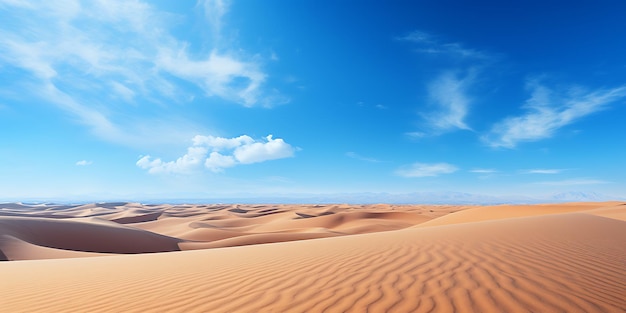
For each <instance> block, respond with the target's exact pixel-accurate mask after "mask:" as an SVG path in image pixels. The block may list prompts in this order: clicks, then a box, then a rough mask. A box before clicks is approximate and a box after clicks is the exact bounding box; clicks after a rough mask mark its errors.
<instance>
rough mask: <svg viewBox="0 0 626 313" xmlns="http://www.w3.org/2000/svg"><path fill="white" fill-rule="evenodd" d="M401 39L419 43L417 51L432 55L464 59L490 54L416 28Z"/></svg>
mask: <svg viewBox="0 0 626 313" xmlns="http://www.w3.org/2000/svg"><path fill="white" fill-rule="evenodd" d="M398 39H399V40H404V41H409V42H413V43H415V44H417V45H418V48H417V49H416V51H417V52H421V53H425V54H430V55H445V56H450V57H455V58H464V59H487V58H489V55H488V54H486V53H484V52H481V51H478V50H475V49H469V48H465V47H463V45H461V44H460V43H456V42H445V41H443V40H441V39H440V38H439V37H438V36H435V35H433V34H431V33H427V32H424V31H420V30H416V31H413V32H411V33H410V34H408V35H406V36H404V37H400V38H398Z"/></svg>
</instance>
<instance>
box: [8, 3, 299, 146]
mask: <svg viewBox="0 0 626 313" xmlns="http://www.w3.org/2000/svg"><path fill="white" fill-rule="evenodd" d="M202 4H203V5H199V6H198V9H204V10H205V16H207V20H208V24H209V25H210V28H211V29H212V30H213V31H216V32H222V31H223V28H224V25H223V23H222V22H221V19H222V17H223V16H224V14H226V12H227V10H228V5H227V2H226V1H219V0H216V1H205V2H203V3H202ZM209 7H210V8H211V9H210V10H209V9H208V8H209ZM2 9H4V10H10V11H11V13H12V14H11V19H12V21H7V22H11V23H15V24H18V25H23V27H20V28H2V29H0V66H2V67H8V68H16V69H19V70H22V71H23V72H25V73H24V74H22V75H20V76H19V77H17V76H16V83H19V84H23V85H28V86H30V88H31V90H33V93H32V94H33V95H37V96H39V97H41V98H42V99H43V100H45V101H43V103H50V104H53V105H55V106H56V107H58V108H59V109H61V110H64V111H66V112H68V113H71V114H72V116H74V117H75V119H76V120H77V121H80V123H82V124H85V125H86V126H87V127H88V128H89V129H91V131H92V132H93V133H94V134H95V135H96V136H98V137H100V138H101V139H104V140H107V141H112V142H115V143H121V144H129V142H130V141H133V142H130V144H131V145H135V144H136V145H142V144H143V143H144V142H146V141H155V140H159V138H168V137H171V135H170V134H167V133H164V134H163V135H164V136H154V135H155V134H154V132H155V131H158V130H154V129H153V130H152V131H151V132H143V135H141V136H138V132H137V131H136V129H134V126H133V125H149V124H153V123H152V122H153V121H147V120H146V118H145V117H141V116H140V115H138V114H136V115H131V116H129V114H128V112H123V110H125V109H124V108H125V106H124V105H123V103H128V102H134V99H136V98H138V97H141V98H142V99H146V100H148V101H144V102H146V103H147V104H145V103H144V104H141V105H150V103H156V104H159V105H158V106H154V108H150V110H161V111H164V112H162V118H167V117H166V116H168V114H167V112H165V111H167V110H168V109H167V107H168V104H169V103H172V102H174V103H176V102H181V101H186V100H184V99H191V98H192V97H190V96H189V94H190V91H189V90H190V88H191V87H189V85H195V86H196V87H199V88H201V89H202V90H204V91H205V93H206V95H207V96H208V97H217V98H221V99H224V100H226V101H229V102H233V103H237V104H240V105H243V106H246V107H252V106H263V107H271V106H275V105H279V104H283V103H287V102H289V99H288V98H287V97H285V96H283V95H281V94H280V93H279V92H277V91H275V90H273V89H272V90H266V88H265V80H266V77H267V76H268V75H267V74H266V73H265V72H263V70H262V68H261V63H262V61H263V60H261V59H260V57H259V56H257V55H247V54H246V53H245V52H244V51H242V50H241V49H238V48H237V47H235V46H230V45H227V44H224V43H221V44H220V45H219V46H215V47H213V48H212V49H211V50H210V52H208V53H205V52H195V51H194V52H193V53H192V52H190V49H188V47H189V44H188V43H187V42H185V41H182V40H179V39H178V38H176V37H174V36H173V35H172V33H171V32H170V25H174V24H175V23H173V21H174V18H173V15H172V14H170V13H167V12H161V11H158V10H156V9H155V8H154V7H152V6H151V5H149V4H147V3H144V2H142V1H138V0H134V1H99V2H78V1H76V2H64V3H57V2H54V3H53V2H49V1H31V2H29V3H28V5H20V3H19V2H13V1H12V2H8V3H7V2H5V3H4V5H3V8H2ZM209 11H210V12H211V13H209ZM213 13H214V14H213ZM210 14H213V15H210ZM209 15H210V16H209ZM235 51H236V52H235ZM77 82H80V83H78V84H77ZM189 83H191V84H189ZM104 90H111V91H112V92H110V93H108V95H109V96H108V97H106V98H102V96H100V93H101V92H102V91H104ZM144 111H145V110H144ZM129 119H130V120H132V119H135V121H132V123H129V122H122V121H127V120H129ZM184 124H185V125H189V124H192V123H190V122H186V123H184ZM174 133H181V132H180V131H176V132H174ZM182 135H183V136H188V135H189V133H188V132H184V134H182ZM183 138H184V137H181V138H178V142H180V141H181V140H182V139H183ZM187 138H188V137H187Z"/></svg>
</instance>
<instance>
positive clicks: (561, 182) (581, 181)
mask: <svg viewBox="0 0 626 313" xmlns="http://www.w3.org/2000/svg"><path fill="white" fill-rule="evenodd" d="M608 183H610V182H608V181H604V180H598V179H587V178H579V179H566V180H557V181H542V182H536V183H534V184H536V185H546V186H579V185H601V184H608Z"/></svg>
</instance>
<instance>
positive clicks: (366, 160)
mask: <svg viewBox="0 0 626 313" xmlns="http://www.w3.org/2000/svg"><path fill="white" fill-rule="evenodd" d="M346 156H347V157H349V158H353V159H356V160H360V161H365V162H370V163H380V162H381V161H380V160H378V159H374V158H369V157H364V156H362V155H360V154H358V153H355V152H346Z"/></svg>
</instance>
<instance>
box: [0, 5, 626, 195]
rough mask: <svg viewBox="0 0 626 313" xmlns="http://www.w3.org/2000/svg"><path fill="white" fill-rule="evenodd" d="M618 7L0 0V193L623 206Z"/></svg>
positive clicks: (625, 86)
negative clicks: (497, 198) (617, 201)
mask: <svg viewBox="0 0 626 313" xmlns="http://www.w3.org/2000/svg"><path fill="white" fill-rule="evenodd" d="M623 12H626V4H624V3H623V2H621V1H573V2H566V1H551V2H550V3H546V2H545V1H519V2H518V3H517V4H510V3H503V2H501V1H478V2H474V3H472V4H469V3H467V2H466V1H305V0H302V1H279V0H267V1H232V2H231V1H216V0H207V1H198V2H193V1H152V2H142V1H69V0H68V1H21V0H0V20H2V23H1V24H0V82H1V84H0V125H1V126H0V127H1V128H0V130H1V136H2V137H1V138H2V144H1V145H0V177H1V178H2V180H0V200H2V199H4V200H16V199H35V198H36V199H85V200H89V199H125V200H133V199H134V200H141V199H145V198H162V199H168V198H215V197H240V196H253V197H256V196H274V195H299V194H329V193H361V192H388V193H410V192H447V191H455V192H467V193H477V194H485V195H510V194H515V195H528V196H539V195H545V194H551V193H558V192H566V191H590V192H598V193H603V194H608V195H613V196H617V197H622V196H626V194H625V192H624V190H626V178H625V177H626V162H625V161H624V160H626V139H625V138H626V137H625V135H624V134H626V123H624V118H625V117H626V58H625V57H624V56H626V41H625V40H623V39H624V38H626V19H624V18H623Z"/></svg>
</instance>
